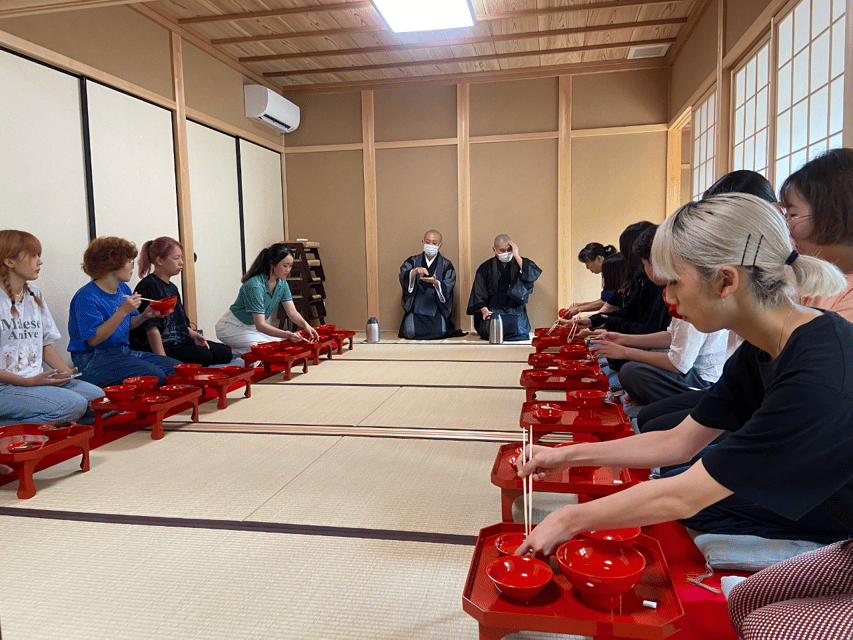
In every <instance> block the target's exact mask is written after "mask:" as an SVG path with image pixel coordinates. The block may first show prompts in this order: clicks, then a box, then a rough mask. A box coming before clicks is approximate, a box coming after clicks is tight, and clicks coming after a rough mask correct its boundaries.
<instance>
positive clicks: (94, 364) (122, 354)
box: [71, 346, 181, 388]
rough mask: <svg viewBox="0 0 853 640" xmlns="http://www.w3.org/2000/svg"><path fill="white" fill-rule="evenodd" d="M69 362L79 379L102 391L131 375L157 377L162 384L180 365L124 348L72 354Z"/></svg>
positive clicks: (120, 382) (178, 362)
mask: <svg viewBox="0 0 853 640" xmlns="http://www.w3.org/2000/svg"><path fill="white" fill-rule="evenodd" d="M71 360H72V362H74V366H75V367H77V369H78V370H79V371H80V372H81V373H82V374H83V375H82V376H80V379H81V380H85V381H86V382H91V383H92V384H94V385H96V386H98V387H102V388H103V387H109V386H112V385H114V384H122V382H123V381H124V379H125V378H132V377H134V376H157V379H158V382H157V384H164V383H165V382H166V376H170V375H172V374H173V373H175V365H176V364H181V362H180V361H179V360H175V359H174V358H168V357H166V356H158V355H157V354H155V353H148V352H145V351H133V350H132V349H130V347H127V346H121V347H110V348H108V349H94V350H93V351H72V352H71Z"/></svg>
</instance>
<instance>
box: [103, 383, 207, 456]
mask: <svg viewBox="0 0 853 640" xmlns="http://www.w3.org/2000/svg"><path fill="white" fill-rule="evenodd" d="M214 371H215V369H214ZM166 380H167V381H168V382H169V384H192V385H194V386H193V387H192V388H190V389H188V390H187V391H186V392H185V393H182V394H181V395H179V396H167V395H166V394H165V393H162V392H160V391H159V389H157V388H154V389H151V391H149V392H147V393H146V394H145V395H142V396H136V397H135V398H133V399H131V400H125V401H123V402H113V401H112V400H110V399H108V398H106V397H104V398H98V399H97V400H92V410H93V411H94V412H95V429H96V430H97V431H98V433H99V434H103V426H102V425H101V419H102V418H103V416H104V414H105V413H108V412H111V411H116V412H118V413H124V412H125V411H133V412H135V413H136V419H137V420H138V419H140V418H142V417H143V416H145V417H147V416H151V417H152V418H153V422H152V423H151V439H152V440H159V439H160V438H162V437H163V435H164V432H163V417H164V416H165V415H166V412H167V411H169V410H170V409H172V408H174V407H179V406H181V405H182V404H187V403H191V404H192V406H193V415H192V420H193V422H198V399H199V397H201V394H202V389H200V388H199V385H197V384H196V383H192V382H190V379H189V378H181V377H180V376H178V375H177V374H176V375H173V376H169V377H168V378H166ZM149 398H150V399H152V400H153V399H155V398H156V399H158V400H157V401H152V400H149ZM159 398H163V399H162V400H159Z"/></svg>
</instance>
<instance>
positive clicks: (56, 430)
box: [39, 421, 77, 438]
mask: <svg viewBox="0 0 853 640" xmlns="http://www.w3.org/2000/svg"><path fill="white" fill-rule="evenodd" d="M66 422H69V421H66ZM57 424H60V423H57V422H52V423H50V424H43V425H41V426H40V427H39V431H41V432H42V433H43V434H44V435H46V436H47V437H48V438H63V437H65V436H67V435H68V434H69V433H71V431H72V430H73V429H74V427H76V426H77V423H76V422H71V424H60V426H56V425H57Z"/></svg>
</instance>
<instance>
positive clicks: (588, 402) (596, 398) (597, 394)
mask: <svg viewBox="0 0 853 640" xmlns="http://www.w3.org/2000/svg"><path fill="white" fill-rule="evenodd" d="M566 395H567V396H569V398H570V399H571V401H572V402H573V403H575V404H576V405H577V406H578V407H580V408H581V409H597V408H598V407H600V406H601V403H602V402H604V396H605V395H607V394H606V393H605V392H604V391H600V390H598V389H578V390H576V391H569V392H568V393H567V394H566Z"/></svg>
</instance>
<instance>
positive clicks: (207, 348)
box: [130, 236, 231, 367]
mask: <svg viewBox="0 0 853 640" xmlns="http://www.w3.org/2000/svg"><path fill="white" fill-rule="evenodd" d="M152 269H153V273H151V271H152ZM183 270H184V247H183V245H181V243H180V242H178V241H177V240H175V239H174V238H168V237H165V236H163V237H161V238H157V239H156V240H148V241H147V242H145V243H144V244H143V245H142V249H141V250H140V252H139V277H140V278H142V280H140V281H139V284H137V285H136V288H135V289H134V291H135V292H136V293H138V294H139V295H141V296H142V297H143V298H149V299H151V300H161V299H163V298H168V297H172V296H174V297H175V298H176V299H177V302H176V303H175V308H174V310H173V311H172V313H170V314H168V315H165V316H161V317H156V318H149V319H148V320H146V321H145V322H143V323H142V324H141V325H139V326H138V327H136V328H135V329H133V330H132V331H131V332H130V344H131V346H132V347H133V348H134V349H137V350H138V351H151V352H152V353H156V354H158V355H161V356H169V357H170V358H174V359H175V360H180V361H181V362H190V363H195V364H200V365H203V366H205V367H209V366H211V365H215V364H228V363H229V362H230V361H231V349H229V348H228V347H227V346H225V345H224V344H220V343H218V342H213V341H212V340H211V341H208V340H205V338H204V336H203V335H202V334H201V333H199V332H198V331H195V330H193V328H192V327H191V326H190V321H189V318H187V313H186V311H185V310H184V305H183V304H182V303H181V293H180V291H178V287H176V286H175V285H174V284H172V278H174V277H175V276H177V275H180V273H181V272H182V271H183ZM147 306H148V303H147V302H145V301H144V300H143V301H142V304H140V305H139V310H140V311H145V308H146V307H147Z"/></svg>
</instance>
